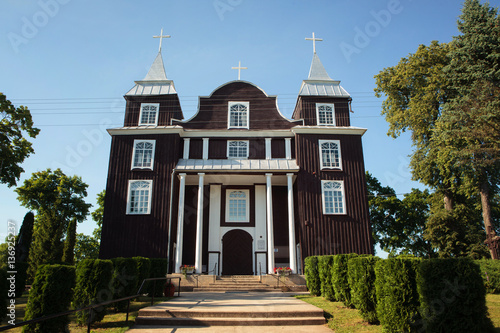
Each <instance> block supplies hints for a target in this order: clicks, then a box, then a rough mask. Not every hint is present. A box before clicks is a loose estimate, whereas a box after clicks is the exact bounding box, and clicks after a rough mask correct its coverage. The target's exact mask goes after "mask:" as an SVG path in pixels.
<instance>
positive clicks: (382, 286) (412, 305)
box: [375, 258, 420, 332]
mask: <svg viewBox="0 0 500 333" xmlns="http://www.w3.org/2000/svg"><path fill="white" fill-rule="evenodd" d="M419 263H420V260H419V259H399V258H392V259H385V260H379V261H377V263H376V264H375V276H376V278H375V290H376V298H377V318H378V320H379V321H380V324H381V325H382V328H383V329H384V331H386V332H413V331H415V328H414V326H412V323H413V322H415V321H416V320H419V317H418V308H419V304H420V303H419V297H418V291H417V282H416V274H417V268H418V265H419Z"/></svg>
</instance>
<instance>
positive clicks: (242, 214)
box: [226, 190, 250, 222]
mask: <svg viewBox="0 0 500 333" xmlns="http://www.w3.org/2000/svg"><path fill="white" fill-rule="evenodd" d="M248 195H249V191H248V190H227V192H226V222H250V214H249V213H250V211H249V198H248Z"/></svg>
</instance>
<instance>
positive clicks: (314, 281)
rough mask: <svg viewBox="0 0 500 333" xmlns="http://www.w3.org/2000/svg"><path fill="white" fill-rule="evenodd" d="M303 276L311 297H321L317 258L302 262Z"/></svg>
mask: <svg viewBox="0 0 500 333" xmlns="http://www.w3.org/2000/svg"><path fill="white" fill-rule="evenodd" d="M304 275H305V277H306V284H307V289H309V292H310V293H311V295H315V296H319V295H321V280H320V277H319V271H318V256H311V257H307V258H306V259H305V260H304Z"/></svg>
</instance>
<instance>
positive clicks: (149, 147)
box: [132, 140, 155, 170]
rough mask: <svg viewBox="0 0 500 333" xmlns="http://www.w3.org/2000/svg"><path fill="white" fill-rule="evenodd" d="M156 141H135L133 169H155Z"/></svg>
mask: <svg viewBox="0 0 500 333" xmlns="http://www.w3.org/2000/svg"><path fill="white" fill-rule="evenodd" d="M154 156H155V140H134V151H133V153H132V169H151V170H152V169H153V162H154Z"/></svg>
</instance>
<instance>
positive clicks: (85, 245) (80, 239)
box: [75, 190, 106, 263]
mask: <svg viewBox="0 0 500 333" xmlns="http://www.w3.org/2000/svg"><path fill="white" fill-rule="evenodd" d="M105 196H106V190H103V191H102V192H101V193H99V194H97V208H96V209H95V210H94V211H93V212H91V213H90V214H91V216H92V219H93V220H94V221H95V222H96V223H97V228H95V229H94V232H93V233H92V236H88V235H85V234H77V235H76V244H75V262H76V263H78V262H80V261H81V260H83V259H97V258H98V257H99V245H100V242H101V230H102V220H103V213H104V197H105Z"/></svg>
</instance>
